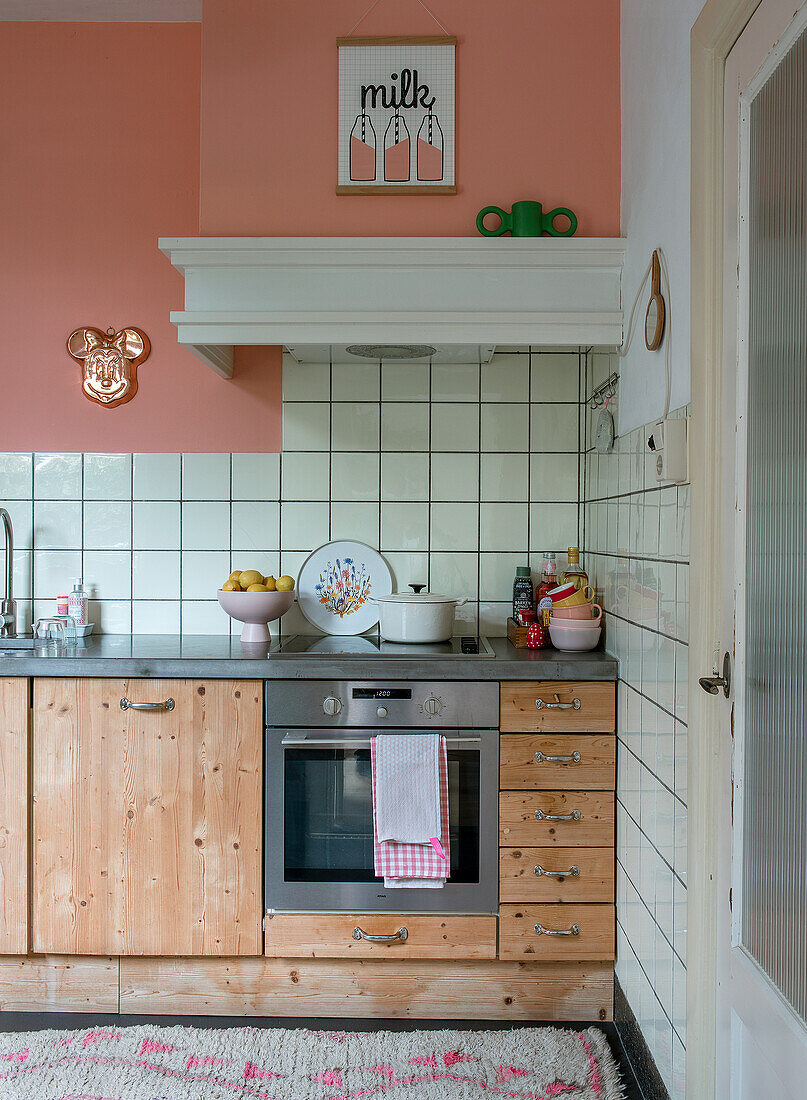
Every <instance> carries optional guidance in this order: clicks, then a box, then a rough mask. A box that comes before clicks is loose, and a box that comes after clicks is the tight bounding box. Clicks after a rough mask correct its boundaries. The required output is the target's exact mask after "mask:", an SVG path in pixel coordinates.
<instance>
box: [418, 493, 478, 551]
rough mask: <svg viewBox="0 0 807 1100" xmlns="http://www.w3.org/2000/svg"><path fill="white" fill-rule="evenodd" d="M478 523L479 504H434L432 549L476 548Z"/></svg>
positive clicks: (432, 512) (432, 510)
mask: <svg viewBox="0 0 807 1100" xmlns="http://www.w3.org/2000/svg"><path fill="white" fill-rule="evenodd" d="M478 525H479V505H478V504H447V503H446V504H432V506H431V546H430V549H431V551H432V552H434V551H435V550H476V549H477V548H478V546H479V526H478Z"/></svg>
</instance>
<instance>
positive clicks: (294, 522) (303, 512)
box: [280, 501, 330, 553]
mask: <svg viewBox="0 0 807 1100" xmlns="http://www.w3.org/2000/svg"><path fill="white" fill-rule="evenodd" d="M329 519H330V507H329V505H328V503H327V502H326V501H322V502H321V503H320V502H316V503H311V504H302V503H286V501H283V503H282V504H281V506H280V549H281V550H283V551H285V550H306V551H308V552H309V553H310V552H311V551H312V550H316V548H317V547H318V546H322V544H323V543H325V542H328V539H329V534H328V527H329Z"/></svg>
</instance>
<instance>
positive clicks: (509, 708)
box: [500, 680, 616, 733]
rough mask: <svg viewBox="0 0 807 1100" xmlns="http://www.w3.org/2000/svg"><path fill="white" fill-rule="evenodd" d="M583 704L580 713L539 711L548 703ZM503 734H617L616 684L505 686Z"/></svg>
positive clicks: (577, 683)
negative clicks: (543, 704) (577, 700)
mask: <svg viewBox="0 0 807 1100" xmlns="http://www.w3.org/2000/svg"><path fill="white" fill-rule="evenodd" d="M555 696H557V697H558V700H559V701H560V702H561V703H571V702H572V701H573V700H574V699H579V700H580V708H579V710H574V709H570V710H553V709H551V708H547V707H542V708H541V709H540V710H539V709H538V708H537V707H536V705H535V703H536V700H537V699H541V700H543V701H544V703H555V702H556V699H555ZM500 699H501V723H500V729H501V731H502V733H613V732H614V730H615V729H616V685H615V684H614V682H613V681H612V680H607V681H602V682H597V681H579V682H575V681H568V682H566V681H557V682H552V681H550V682H548V683H545V682H537V683H531V682H530V681H515V682H512V681H510V682H505V683H503V684H502V685H501V695H500Z"/></svg>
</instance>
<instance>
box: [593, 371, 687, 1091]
mask: <svg viewBox="0 0 807 1100" xmlns="http://www.w3.org/2000/svg"><path fill="white" fill-rule="evenodd" d="M614 369H618V366H617V364H616V363H615V362H614V360H613V357H611V356H608V355H592V356H591V357H590V362H589V379H588V383H587V392H589V393H590V392H591V391H592V389H593V388H594V387H595V386H596V385H597V384H598V383H599V382H600V381H602V379H603V378H604V377H607V374H608V372H609V371H610V370H614ZM687 413H688V409H679V410H677V411H676V412H675V413H673V414H672V415H673V416H675V417H679V416H686V415H687ZM598 415H599V412H598V411H597V412H588V414H587V417H586V421H587V422H586V441H587V443H588V449H587V451H586V462H585V507H584V516H583V536H582V537H583V546H584V555H585V562H586V568H587V570H588V572H589V574H590V576H591V579H592V584H594V585H595V586H596V587H597V589H598V592H599V593H600V594H601V595H602V598H603V606H604V608H605V610H606V611H607V612H608V616H607V620H606V639H605V645H606V648H607V649H608V651H609V652H610V653H612V654H613V655H614V656H615V657H618V658H619V670H620V671H619V685H618V702H617V736H618V757H617V758H618V775H617V966H616V970H617V977H618V979H619V982H620V984H621V986H622V989H623V991H624V992H625V995H626V997H627V999H628V1002H629V1004H630V1006H631V1008H632V1009H633V1012H634V1014H635V1016H636V1018H637V1021H638V1023H639V1025H640V1027H641V1029H642V1032H643V1034H644V1036H645V1039H646V1041H647V1043H648V1046H649V1047H650V1050H651V1052H652V1054H653V1057H654V1059H655V1062H656V1065H657V1066H658V1069H659V1071H660V1073H661V1076H662V1078H663V1080H664V1082H665V1084H666V1085H667V1088H668V1090H669V1092H670V1095H671V1097H672V1098H673V1100H683V1098H684V1096H685V1083H684V1072H685V1058H686V1054H685V1051H686V927H687V904H686V897H687V894H686V881H687V878H686V832H687V691H688V676H689V661H688V654H689V647H688V640H689V569H690V564H689V485H678V486H676V485H665V486H659V485H658V483H657V482H656V477H655V462H654V459H653V457H652V456H651V455H650V453H649V452H648V450H647V437H648V435H649V434H650V430H651V426H647V427H644V428H637V429H636V430H635V431H633V432H630V433H629V434H628V435H625V436H621V437H619V438H617V440H616V441H615V445H614V449H613V451H612V452H611V453H609V454H607V455H600V454H598V453H597V452H596V451H595V450H593V449H592V447H591V443H592V440H593V428H594V425H595V424H596V418H597V416H598Z"/></svg>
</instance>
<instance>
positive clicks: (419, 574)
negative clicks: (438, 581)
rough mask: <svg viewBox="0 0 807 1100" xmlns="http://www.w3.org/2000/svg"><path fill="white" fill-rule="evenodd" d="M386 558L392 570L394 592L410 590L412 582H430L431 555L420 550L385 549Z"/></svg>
mask: <svg viewBox="0 0 807 1100" xmlns="http://www.w3.org/2000/svg"><path fill="white" fill-rule="evenodd" d="M384 560H385V561H386V563H387V565H388V566H389V567H390V569H391V570H392V590H393V592H409V591H410V588H409V585H410V584H424V585H425V584H428V583H429V555H428V554H426V553H421V552H418V551H412V552H409V553H407V552H404V551H392V550H385V551H384Z"/></svg>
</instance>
